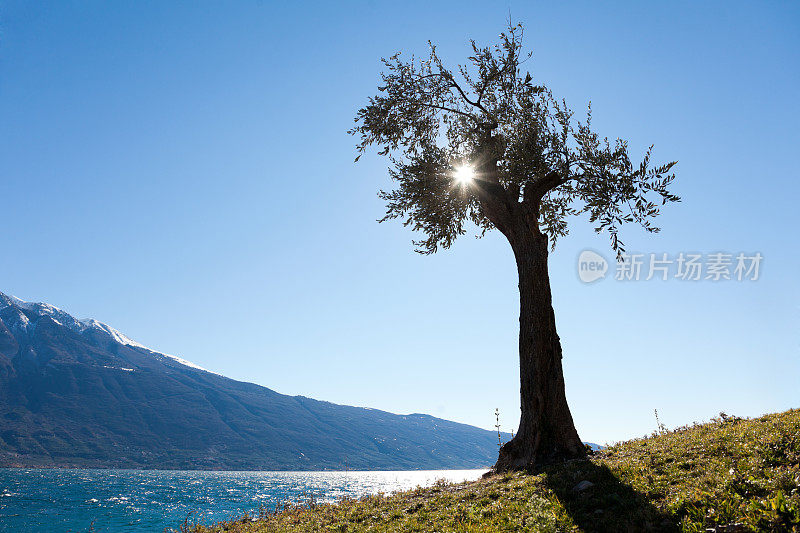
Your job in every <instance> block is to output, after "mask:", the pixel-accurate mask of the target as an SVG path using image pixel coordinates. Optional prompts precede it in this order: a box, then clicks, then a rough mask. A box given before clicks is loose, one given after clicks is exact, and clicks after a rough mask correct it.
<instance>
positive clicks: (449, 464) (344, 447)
mask: <svg viewBox="0 0 800 533" xmlns="http://www.w3.org/2000/svg"><path fill="white" fill-rule="evenodd" d="M496 455H497V434H496V433H493V432H490V431H486V430H482V429H478V428H475V427H472V426H467V425H464V424H457V423H454V422H449V421H446V420H441V419H438V418H434V417H431V416H428V415H420V414H413V415H407V416H403V415H395V414H391V413H386V412H383V411H378V410H374V409H365V408H359V407H348V406H342V405H335V404H332V403H328V402H321V401H317V400H312V399H310V398H304V397H300V396H286V395H283V394H278V393H276V392H274V391H272V390H270V389H267V388H265V387H261V386H258V385H254V384H250V383H243V382H239V381H235V380H232V379H229V378H226V377H223V376H220V375H217V374H214V373H211V372H208V371H205V370H203V369H201V368H199V367H197V366H195V365H192V364H191V363H189V362H187V361H183V360H181V359H178V358H175V357H173V356H169V355H165V354H161V353H158V352H154V351H152V350H149V349H148V348H146V347H144V346H142V345H140V344H138V343H135V342H133V341H131V340H130V339H128V338H127V337H125V336H124V335H122V334H121V333H119V332H118V331H116V330H114V329H113V328H110V327H109V326H106V325H105V324H102V323H100V322H97V321H95V320H83V321H81V320H76V319H75V318H73V317H72V316H70V315H69V314H67V313H65V312H64V311H61V310H60V309H58V308H55V307H52V306H50V305H47V304H33V303H28V302H23V301H21V300H18V299H16V298H13V297H10V296H6V295H4V294H2V293H0V467H2V466H76V467H95V466H96V467H121V468H200V469H269V470H284V469H285V470H316V469H340V468H345V467H347V468H351V469H418V468H430V469H437V468H472V467H474V468H478V467H485V466H489V465H491V464H492V463H493V462H494V460H495V458H496Z"/></svg>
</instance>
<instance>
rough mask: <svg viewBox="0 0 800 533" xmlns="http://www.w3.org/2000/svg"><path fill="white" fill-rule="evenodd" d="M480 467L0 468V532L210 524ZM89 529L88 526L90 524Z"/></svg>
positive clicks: (469, 473) (124, 530)
mask: <svg viewBox="0 0 800 533" xmlns="http://www.w3.org/2000/svg"><path fill="white" fill-rule="evenodd" d="M483 472H485V470H428V471H403V472H205V471H190V472H165V471H157V470H44V469H34V470H18V469H0V532H7V531H9V532H10V531H14V532H26V533H45V532H46V533H57V532H67V531H69V532H88V531H90V530H91V531H95V532H115V533H117V532H119V533H128V532H137V533H138V532H145V531H147V532H153V531H156V532H160V531H164V529H165V528H170V529H172V528H174V529H177V528H178V527H179V526H180V524H181V523H183V521H184V520H185V519H186V517H187V516H191V518H190V521H202V522H204V523H213V522H218V521H220V520H224V519H226V518H231V517H235V516H237V515H241V514H242V513H244V512H253V511H257V510H258V508H259V506H261V505H263V506H266V507H268V508H273V507H274V506H275V505H276V504H277V503H281V502H286V501H295V502H296V501H304V500H307V499H308V497H309V496H310V495H313V497H314V498H316V500H317V501H334V500H337V499H340V498H343V497H360V496H364V495H366V494H374V493H378V492H384V493H391V492H396V491H398V490H406V489H410V488H414V487H416V486H426V485H430V484H432V483H434V482H435V481H436V480H438V479H446V480H448V481H464V480H470V479H477V478H478V477H480V475H481V474H483ZM92 528H93V529H92Z"/></svg>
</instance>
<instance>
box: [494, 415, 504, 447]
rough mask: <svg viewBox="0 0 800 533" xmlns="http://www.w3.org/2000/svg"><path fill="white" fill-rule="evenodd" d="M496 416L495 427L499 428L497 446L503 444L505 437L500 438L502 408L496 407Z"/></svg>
mask: <svg viewBox="0 0 800 533" xmlns="http://www.w3.org/2000/svg"><path fill="white" fill-rule="evenodd" d="M494 418H495V421H496V422H495V425H494V427H496V428H497V446H502V445H503V439H502V438H500V409H499V408H495V410H494Z"/></svg>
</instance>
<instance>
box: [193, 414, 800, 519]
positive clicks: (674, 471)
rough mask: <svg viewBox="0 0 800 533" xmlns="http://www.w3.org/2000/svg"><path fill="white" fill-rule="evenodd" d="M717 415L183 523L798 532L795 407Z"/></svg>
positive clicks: (799, 432) (798, 424)
mask: <svg viewBox="0 0 800 533" xmlns="http://www.w3.org/2000/svg"><path fill="white" fill-rule="evenodd" d="M720 416H721V417H720V418H718V419H714V420H713V421H712V422H710V423H707V424H702V425H698V424H695V425H693V426H687V427H683V428H679V429H676V430H674V431H670V432H666V431H662V432H659V433H656V434H653V435H652V436H649V437H645V438H642V439H636V440H632V441H628V442H624V443H620V444H617V445H614V446H611V447H609V448H607V449H605V450H602V451H600V452H595V453H594V454H593V455H592V456H591V457H590V458H589V460H585V461H572V462H569V463H564V464H559V465H553V466H550V467H547V468H545V469H543V470H542V471H541V472H539V473H536V474H522V473H515V474H505V475H496V476H491V477H487V478H485V479H481V480H479V481H474V482H468V483H462V484H455V485H451V484H445V483H438V484H436V485H434V486H433V487H428V488H418V489H416V490H412V491H409V492H403V493H399V494H395V495H391V496H383V495H376V496H369V497H366V498H363V499H360V500H345V501H341V502H339V503H336V504H314V503H306V504H303V505H293V506H289V507H288V508H284V509H282V510H280V511H277V512H274V513H265V512H262V513H261V514H260V516H255V517H253V516H246V517H244V518H242V519H240V520H237V521H233V522H227V523H222V524H217V525H214V526H200V525H196V526H190V527H187V526H184V527H183V528H181V529H182V530H184V531H191V532H193V533H208V532H218V531H231V532H237V533H255V532H266V531H352V532H358V531H440V532H445V531H481V532H484V531H486V532H492V531H687V532H696V531H703V532H705V531H709V530H710V531H717V532H738V531H776V532H777V531H794V532H800V467H799V466H798V462H799V461H800V410H797V409H794V410H790V411H787V412H784V413H779V414H774V415H767V416H764V417H761V418H758V419H752V420H750V419H740V418H736V417H728V416H727V415H724V414H721V415H720ZM584 482H588V483H584ZM578 487H583V488H582V490H578Z"/></svg>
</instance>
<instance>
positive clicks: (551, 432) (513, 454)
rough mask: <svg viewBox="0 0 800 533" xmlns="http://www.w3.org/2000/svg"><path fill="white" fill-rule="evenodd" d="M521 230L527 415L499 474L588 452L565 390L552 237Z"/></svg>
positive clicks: (518, 251) (516, 244) (515, 242)
mask: <svg viewBox="0 0 800 533" xmlns="http://www.w3.org/2000/svg"><path fill="white" fill-rule="evenodd" d="M520 226H521V227H519V229H518V231H513V232H509V233H508V234H507V235H506V236H507V237H508V239H509V242H510V243H511V247H512V248H513V250H514V256H515V258H516V260H517V271H518V273H519V293H520V315H519V326H520V331H519V366H520V380H521V386H520V400H521V411H522V413H521V416H520V422H519V430H518V431H517V434H516V435H515V436H514V438H513V439H512V440H511V441H509V442H508V443H506V444H505V445H503V446H502V447H501V448H500V455H499V457H498V459H497V463H496V464H495V466H494V470H495V471H496V472H503V471H508V470H530V469H533V468H536V467H538V466H541V465H543V464H548V463H553V462H557V461H561V460H565V459H572V458H579V457H583V456H585V454H586V449H585V447H584V445H583V443H582V442H581V440H580V438H579V437H578V432H577V430H576V429H575V424H574V423H573V421H572V414H571V413H570V411H569V407H568V406H567V398H566V394H565V391H564V374H563V371H562V367H561V341H560V339H559V337H558V334H557V333H556V322H555V313H554V312H553V305H552V297H551V294H550V277H549V275H548V271H547V255H548V239H547V236H546V235H544V234H542V233H540V232H539V231H538V229H532V228H531V227H530V226H529V225H528V224H520Z"/></svg>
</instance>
